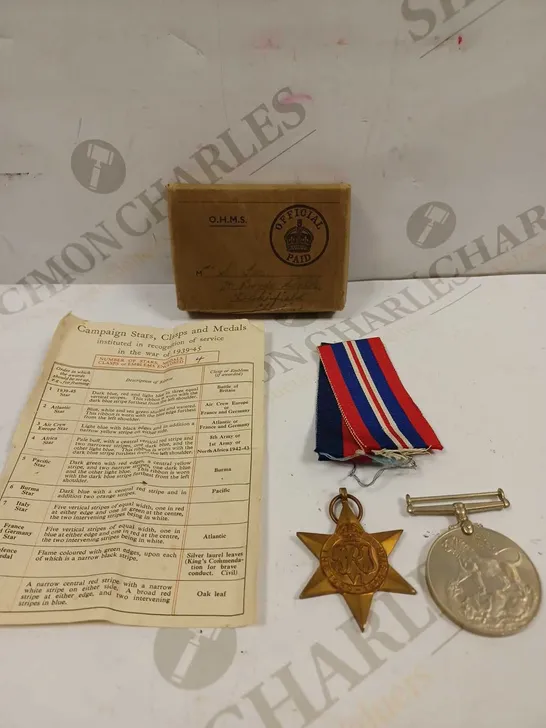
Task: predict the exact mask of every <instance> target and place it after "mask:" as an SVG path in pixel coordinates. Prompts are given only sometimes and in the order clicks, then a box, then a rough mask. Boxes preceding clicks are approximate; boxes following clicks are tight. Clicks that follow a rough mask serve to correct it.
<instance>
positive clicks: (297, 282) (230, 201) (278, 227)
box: [168, 184, 350, 314]
mask: <svg viewBox="0 0 546 728" xmlns="http://www.w3.org/2000/svg"><path fill="white" fill-rule="evenodd" d="M168 199H169V220H170V227H171V244H172V258H173V266H174V277H175V283H176V293H177V300H178V307H179V308H181V309H183V310H186V311H200V312H207V313H238V314H240V313H247V314H248V313H260V312H284V313H300V312H311V311H315V312H318V311H325V312H327V311H339V310H341V309H342V308H343V307H344V305H345V297H346V292H347V268H348V258H349V250H348V246H349V219H350V210H349V203H350V186H349V185H345V184H331V185H249V184H232V185H186V184H174V185H170V186H169V188H168Z"/></svg>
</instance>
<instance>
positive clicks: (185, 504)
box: [0, 316, 264, 627]
mask: <svg viewBox="0 0 546 728" xmlns="http://www.w3.org/2000/svg"><path fill="white" fill-rule="evenodd" d="M263 357H264V334H263V329H262V327H261V326H260V325H258V324H254V323H250V322H249V321H246V320H237V321H234V320H230V321H208V322H206V321H201V322H200V321H193V322H189V323H185V324H184V325H182V326H178V327H177V328H174V329H158V328H151V327H143V326H139V327H137V326H129V325H122V324H110V323H106V324H104V323H101V324H98V323H97V324H95V323H90V322H88V321H83V320H81V319H77V318H75V317H74V316H67V317H66V318H64V319H63V320H62V321H61V323H60V324H59V327H58V329H57V331H56V333H55V336H54V339H53V342H52V345H51V347H50V350H49V352H48V355H47V358H46V361H45V365H44V368H43V371H42V374H41V376H40V378H39V381H38V383H37V385H36V387H35V388H34V391H33V393H32V395H31V397H30V399H29V401H28V403H27V405H26V408H25V410H24V412H23V415H22V417H21V420H20V423H19V425H18V427H17V430H16V433H15V435H14V439H13V449H12V451H11V454H10V457H9V459H8V462H7V465H6V467H5V470H4V473H3V475H2V479H1V481H0V493H1V494H2V496H1V502H0V623H1V624H38V623H46V622H47V623H55V622H56V623H59V622H81V621H88V620H107V621H109V622H115V623H117V624H128V625H148V626H151V625H157V626H172V627H181V626H193V627H196V626H197V627H199V626H203V627H220V626H239V625H246V624H251V623H253V622H254V621H255V618H256V575H257V565H258V564H257V560H258V552H259V541H260V537H259V520H260V499H261V467H262V453H263V443H262V438H263Z"/></svg>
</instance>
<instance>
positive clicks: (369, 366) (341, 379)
mask: <svg viewBox="0 0 546 728" xmlns="http://www.w3.org/2000/svg"><path fill="white" fill-rule="evenodd" d="M318 352H319V356H320V371H319V388H318V398H317V442H316V445H317V446H316V451H317V452H318V453H319V459H321V460H325V459H350V458H355V457H359V456H362V454H363V453H373V452H377V451H381V450H390V451H405V450H427V449H432V450H441V449H442V445H441V444H440V441H439V440H438V438H437V436H436V434H435V432H434V430H433V429H432V427H431V426H430V425H429V423H428V422H427V420H426V419H425V418H424V416H423V414H422V413H421V411H420V409H419V408H418V407H417V405H416V404H415V402H414V401H413V400H412V399H411V397H410V396H409V394H408V392H407V391H406V389H405V388H404V386H403V384H402V382H401V381H400V378H399V377H398V374H397V373H396V370H395V369H394V367H393V365H392V362H391V360H390V358H389V355H388V354H387V351H386V349H385V347H384V345H383V342H382V341H381V339H379V338H371V339H360V340H358V341H345V342H341V343H338V344H322V345H321V346H319V347H318Z"/></svg>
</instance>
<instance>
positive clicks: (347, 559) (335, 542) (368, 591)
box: [296, 488, 417, 632]
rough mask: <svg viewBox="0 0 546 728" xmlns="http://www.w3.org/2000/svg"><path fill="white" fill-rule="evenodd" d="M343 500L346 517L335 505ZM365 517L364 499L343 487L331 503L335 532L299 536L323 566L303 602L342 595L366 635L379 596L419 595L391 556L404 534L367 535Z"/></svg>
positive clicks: (305, 594) (301, 596)
mask: <svg viewBox="0 0 546 728" xmlns="http://www.w3.org/2000/svg"><path fill="white" fill-rule="evenodd" d="M350 500H351V501H353V503H356V505H357V507H358V515H355V514H354V513H353V511H352V509H351V507H350V505H349V501H350ZM339 502H341V513H340V515H339V518H338V517H337V516H336V514H335V507H336V505H337V504H338V503H339ZM362 515H363V509H362V504H361V503H360V501H359V500H358V499H357V498H355V497H354V496H352V495H347V490H346V489H345V488H340V489H339V495H336V497H335V498H334V499H333V500H332V502H331V503H330V518H331V519H332V520H333V521H334V523H336V524H337V525H336V530H335V532H334V533H333V534H328V533H301V532H299V533H297V534H296V535H297V537H298V538H299V539H300V541H303V543H304V544H305V545H306V546H307V548H308V549H309V550H310V551H312V552H313V554H314V555H315V556H316V557H317V559H318V560H319V562H320V564H319V566H318V568H317V570H316V571H315V573H314V574H313V576H312V577H311V579H310V580H309V582H308V584H307V586H306V587H305V588H304V590H303V591H302V593H301V594H300V599H309V598H310V597H322V596H325V595H326V594H341V595H342V596H343V598H344V599H345V601H346V602H347V604H348V605H349V609H350V610H351V612H352V613H353V616H354V618H355V619H356V621H357V622H358V625H359V627H360V629H361V630H362V632H363V631H364V627H365V626H366V620H367V619H368V614H369V612H370V607H371V605H372V599H373V595H374V594H375V593H376V592H378V591H384V592H397V593H399V594H416V593H417V592H416V591H415V589H414V588H413V587H412V586H411V585H410V584H408V582H407V581H406V580H405V579H404V578H402V577H401V576H400V574H399V573H398V572H397V571H395V570H394V569H393V568H392V566H391V565H390V564H389V559H388V556H389V554H390V553H391V551H392V550H393V548H394V547H395V546H396V544H397V542H398V539H399V538H400V536H401V535H402V530H397V531H381V532H379V533H366V531H365V530H364V529H363V528H362V526H361V524H360V520H361V519H362Z"/></svg>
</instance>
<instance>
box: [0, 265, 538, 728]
mask: <svg viewBox="0 0 546 728" xmlns="http://www.w3.org/2000/svg"><path fill="white" fill-rule="evenodd" d="M428 283H431V282H425V281H418V280H412V281H392V282H369V283H353V284H350V286H349V299H348V304H347V308H346V310H345V311H344V312H343V313H339V314H336V315H335V316H334V317H332V318H330V317H324V318H320V319H316V320H314V319H310V320H307V321H305V320H303V319H298V320H296V321H291V320H289V319H288V320H286V319H285V320H283V322H281V321H273V320H267V321H266V322H265V325H266V331H267V339H266V352H267V355H266V362H267V364H268V368H267V370H268V376H269V381H268V384H267V385H266V395H267V403H266V434H265V437H266V461H265V468H264V499H263V511H262V513H263V552H262V556H261V563H262V568H261V573H260V604H261V616H260V622H261V623H260V625H258V626H255V627H249V628H243V629H239V630H237V631H236V642H237V644H236V650H235V652H234V653H233V654H228V655H227V657H226V652H225V651H224V650H221V651H220V653H219V654H215V653H214V651H213V653H212V655H211V657H210V658H208V659H205V660H204V661H203V662H202V663H201V664H200V666H199V667H198V666H197V663H195V664H193V663H191V661H190V663H191V664H190V666H188V664H186V665H185V666H184V664H183V663H182V662H181V663H179V662H178V661H179V660H182V658H183V657H184V654H185V655H186V656H187V655H188V654H189V653H188V652H187V651H184V650H182V648H180V649H178V652H177V645H180V644H181V643H182V642H183V640H184V639H185V638H187V631H186V630H171V631H169V634H168V635H167V636H165V634H164V633H163V634H162V632H161V631H158V630H155V629H145V628H118V627H112V626H109V625H106V624H89V625H80V626H59V627H49V626H42V627H28V628H25V627H22V628H3V629H2V630H1V643H2V659H1V660H0V686H1V688H0V696H1V724H2V728H28V726H30V725H33V724H37V723H40V724H41V725H44V726H47V727H48V728H49V726H56V728H73V726H75V725H77V726H80V727H81V728H96V726H99V725H100V726H102V727H103V728H125V727H126V728H150V727H151V726H163V727H164V728H182V726H184V727H186V726H189V727H190V728H262V727H263V726H266V728H301V726H302V725H307V726H313V728H327V727H328V728H329V726H342V727H343V728H362V726H363V725H366V726H372V727H373V728H376V727H378V726H380V727H381V728H383V727H384V726H389V727H392V728H407V727H408V726H415V725H423V726H425V727H426V728H433V726H437V725H441V726H442V727H443V728H460V727H461V726H463V725H467V724H468V722H469V721H471V722H472V723H473V724H475V725H480V726H485V727H487V728H488V727H489V726H497V728H512V726H513V725H514V724H516V723H517V724H519V725H523V726H525V728H542V726H544V723H545V719H546V708H545V704H544V697H543V676H544V674H545V670H546V653H545V651H544V640H545V637H546V609H544V606H543V607H542V609H541V610H540V611H539V614H538V616H537V618H536V619H535V620H534V621H533V622H532V624H531V625H530V626H529V627H528V628H527V629H526V630H524V631H523V632H521V633H520V634H518V635H515V636H512V637H508V638H498V639H495V638H484V637H479V636H476V635H472V634H469V633H466V632H460V633H458V634H456V632H457V629H456V627H455V626H454V625H453V624H452V623H451V622H449V621H447V620H446V619H445V618H444V617H442V615H441V614H440V612H439V611H438V610H437V609H436V607H435V605H434V603H433V602H432V600H431V598H430V597H429V595H428V593H427V590H426V586H425V584H424V583H423V580H422V579H421V578H417V579H416V578H415V577H414V576H411V573H412V572H414V570H415V569H416V568H417V566H418V564H420V563H423V561H424V559H425V556H426V553H427V551H428V548H429V547H430V544H431V543H432V540H433V538H434V536H435V535H437V534H438V533H439V532H441V531H443V530H444V529H445V528H447V526H448V525H449V523H452V522H453V521H452V520H450V519H448V518H446V517H437V518H430V517H414V518H412V517H410V516H408V515H407V514H406V513H405V510H404V496H405V494H406V493H410V494H412V495H435V494H440V493H460V492H470V491H476V490H493V489H496V488H499V487H502V488H504V489H505V491H506V494H507V496H508V498H509V499H510V501H511V508H509V509H507V510H504V511H501V512H493V513H487V514H483V515H481V516H480V518H479V521H478V522H481V523H483V524H484V525H486V526H487V527H489V528H493V529H494V530H498V531H500V532H501V533H504V534H505V535H506V536H508V537H510V538H512V539H513V540H514V541H516V542H517V543H518V544H519V545H520V546H521V547H522V548H523V549H524V550H525V551H526V552H527V553H528V554H529V556H530V557H531V559H532V560H533V562H534V563H535V565H536V567H537V569H538V570H539V573H540V574H541V577H542V580H543V581H544V578H545V538H546V536H545V529H544V523H545V521H544V519H545V517H546V498H545V495H544V493H545V491H544V487H543V482H544V462H543V455H542V453H543V450H544V447H543V440H544V431H545V427H546V406H545V405H546V389H545V383H544V371H545V367H546V331H545V329H544V325H543V322H542V312H543V311H544V308H545V306H546V287H545V285H544V277H543V276H538V275H534V276H503V277H488V278H484V279H480V280H476V279H470V280H467V281H466V282H465V283H460V282H458V285H457V286H455V285H454V284H453V282H450V281H443V282H439V283H438V282H435V283H434V284H433V285H432V288H431V287H429V286H428V285H427V284H428ZM403 290H406V291H409V292H410V293H411V294H412V296H413V297H414V300H415V301H419V302H420V304H421V306H422V308H421V309H420V310H417V311H415V312H413V313H411V311H410V307H409V306H408V307H407V310H408V311H409V313H407V314H405V315H404V316H400V318H399V319H398V320H396V321H394V322H392V323H390V324H388V325H384V326H383V327H382V328H379V329H378V330H377V331H376V332H375V333H376V335H379V336H381V337H382V339H383V341H384V343H385V345H386V347H387V350H388V353H389V355H390V356H391V358H392V361H393V363H394V366H395V367H396V369H397V371H398V373H399V375H400V377H401V379H402V381H403V383H404V385H405V386H406V387H407V389H408V391H409V392H410V394H411V395H412V397H413V398H414V399H415V401H416V403H417V404H418V406H419V407H420V408H421V409H422V411H423V413H424V415H425V416H426V417H427V419H428V420H429V421H430V423H431V425H432V426H433V428H434V429H435V431H436V432H437V434H438V436H439V438H440V440H441V442H442V443H443V445H444V447H445V450H444V451H443V452H441V453H435V454H434V455H433V456H431V457H426V458H423V459H421V461H420V462H419V465H418V468H417V469H416V470H415V471H399V472H398V473H391V474H387V475H384V476H382V477H381V478H380V479H379V480H378V481H377V483H376V485H375V486H373V487H372V488H370V489H369V490H365V491H363V490H362V489H360V487H359V486H358V485H357V484H356V483H355V482H354V481H352V480H346V479H345V480H344V478H345V476H346V474H347V472H348V471H349V466H348V465H347V466H346V465H340V464H336V463H319V462H318V461H317V460H316V456H315V454H314V452H313V449H314V444H313V439H314V434H313V428H314V406H315V397H316V380H317V362H316V359H315V355H314V354H313V352H312V350H313V348H314V347H313V342H314V343H315V344H316V343H319V342H320V341H336V340H339V335H340V334H341V333H343V332H346V335H347V336H350V337H353V338H354V337H358V336H359V332H358V329H355V328H352V329H351V326H353V327H354V326H355V325H356V326H359V327H361V329H363V328H364V326H365V324H364V322H363V319H362V317H361V316H360V314H361V313H362V311H364V310H365V311H367V312H368V314H370V313H372V312H373V313H375V314H379V313H380V312H381V310H382V309H381V308H380V306H381V304H382V303H384V302H385V301H386V300H391V301H392V300H393V299H394V298H398V299H400V297H401V293H400V292H401V291H403ZM432 291H436V293H433V292H432ZM434 299H436V300H434ZM69 310H72V311H73V312H74V314H76V315H78V316H81V317H84V318H89V319H91V320H95V321H107V320H111V319H112V318H114V317H115V319H116V320H117V321H120V322H124V323H134V324H149V325H157V326H168V325H174V324H175V323H176V322H178V321H179V320H180V316H181V314H180V312H178V311H177V309H176V307H175V296H174V291H173V288H172V286H167V285H155V286H151V285H150V286H130V285H126V286H72V287H71V288H70V289H69V290H67V291H65V292H63V293H60V294H59V295H57V296H56V297H54V298H52V299H50V300H49V301H47V302H45V303H43V304H42V305H40V306H35V307H34V308H31V309H29V310H28V311H26V312H23V313H21V314H20V315H19V316H16V317H12V318H11V319H7V318H5V319H2V320H1V322H0V334H1V336H2V343H3V347H4V351H9V356H7V355H4V356H3V357H2V359H1V360H0V381H1V382H2V387H1V391H2V408H1V409H0V452H2V453H3V454H4V457H5V455H6V454H7V450H8V446H9V440H10V438H11V434H12V432H13V430H14V427H15V423H16V421H17V418H18V416H19V413H20V411H21V409H22V406H23V404H24V402H25V400H26V398H27V397H28V394H29V392H30V390H31V388H32V385H33V382H34V380H35V378H36V376H37V375H38V372H39V369H40V366H41V362H42V360H43V357H44V354H45V352H46V349H47V346H48V345H49V340H50V337H51V335H52V333H53V331H54V329H55V327H56V325H57V323H58V321H59V319H60V318H61V317H62V316H63V315H64V314H66V313H67V312H68V311H69ZM113 312H115V314H114V313H113ZM383 317H384V318H385V319H387V318H388V317H387V316H385V312H384V311H383ZM287 324H294V325H287ZM320 332H322V333H320ZM311 335H313V336H312V338H311V339H308V337H309V336H311ZM306 342H307V344H308V346H309V348H308V347H307V345H306ZM283 355H284V357H283ZM287 356H288V357H292V359H290V358H287ZM371 472H373V469H372V471H370V470H368V469H364V468H361V472H360V474H361V476H362V477H363V478H368V476H369V475H370V473H371ZM342 484H343V485H346V486H347V487H348V488H349V491H350V492H351V493H353V494H355V495H357V496H358V497H360V498H361V499H362V502H363V505H364V508H365V514H364V525H365V527H366V528H367V529H368V530H369V531H371V532H373V531H374V530H385V529H394V528H402V529H404V533H403V535H402V537H401V539H400V541H399V543H398V545H397V547H396V549H395V550H394V552H393V554H392V556H391V560H392V563H393V566H394V568H396V569H397V570H398V571H400V572H401V573H402V574H403V575H405V576H406V577H408V578H409V579H410V581H411V582H412V583H413V584H414V586H415V588H416V589H417V590H418V594H417V595H415V596H409V595H392V597H390V598H392V602H391V607H389V608H388V607H387V604H386V603H385V602H382V601H381V598H377V597H376V598H375V600H374V605H373V608H372V612H373V614H375V618H377V619H378V620H380V628H379V629H380V632H382V633H383V634H382V635H380V636H379V637H377V634H376V632H375V631H374V630H375V629H376V628H373V626H372V625H371V624H370V625H369V626H368V631H367V632H365V633H364V636H361V635H360V632H359V631H358V628H357V627H356V624H355V623H354V621H353V620H352V618H351V616H350V614H349V612H348V610H347V608H346V605H345V604H344V602H343V600H342V599H341V597H337V596H335V595H333V596H329V597H322V598H320V599H311V600H302V601H299V600H298V599H297V597H298V594H299V592H300V591H301V589H302V588H303V586H304V585H305V583H306V582H307V580H308V579H309V577H310V575H311V574H312V573H313V571H314V569H315V566H316V560H315V559H314V557H313V556H312V555H311V554H310V553H309V552H308V551H307V549H305V547H304V546H303V545H302V544H301V543H300V542H299V541H298V540H297V539H296V536H295V533H296V531H298V530H306V531H311V532H319V533H320V532H328V531H329V530H330V529H331V528H332V524H331V522H330V521H329V518H328V516H327V507H328V503H329V501H330V499H331V498H332V497H333V496H334V495H335V494H336V492H337V490H338V488H339V486H340V485H342ZM476 520H478V518H476ZM396 608H398V609H399V610H402V614H403V615H404V616H403V617H400V613H399V612H398V615H399V616H398V618H395V614H394V612H393V611H392V610H396ZM404 624H405V625H406V626H404ZM427 624H428V626H426V625H427ZM341 625H346V626H345V629H346V630H348V631H349V632H348V633H349V634H350V635H351V636H352V639H353V640H355V642H356V644H358V645H360V648H361V649H364V650H367V653H366V654H367V655H368V660H369V659H370V658H369V655H370V652H369V651H370V650H373V653H374V654H375V655H376V657H375V660H376V662H379V666H377V665H376V669H375V670H373V672H371V674H369V675H368V677H366V678H365V679H364V678H363V677H362V676H363V675H365V674H366V673H368V672H369V671H370V665H369V662H367V661H366V659H365V657H363V656H362V655H361V654H360V652H359V650H358V649H357V647H356V646H355V642H352V641H351V639H350V638H349V637H348V636H347V634H346V633H345V632H343V631H341V630H340V629H339V628H340V626H341ZM408 625H409V627H408ZM412 625H413V626H412ZM408 630H409V631H408ZM374 635H375V637H374ZM451 637H453V639H452V640H451V641H450V642H447V640H449V639H450V638H451ZM378 639H379V640H380V641H378ZM446 642H447V643H446ZM184 644H185V643H184ZM170 645H172V650H171V647H170ZM317 645H318V646H317ZM325 650H327V651H328V652H325ZM173 654H174V655H175V658H176V659H174V664H171V663H172V655H173ZM199 654H201V653H199ZM313 655H315V658H316V659H317V660H318V668H317V665H316V664H315V662H314V661H313ZM325 655H326V657H327V659H328V660H329V663H328V664H327V663H325V662H324V661H322V662H321V659H322V658H324V656H325ZM317 656H318V657H317ZM321 656H322V657H321ZM319 658H320V659H319ZM336 659H337V660H338V662H337V663H335V660H336ZM226 660H227V662H226V668H227V669H226V670H225V672H224V671H223V670H221V671H220V673H221V674H220V676H219V678H218V679H217V680H213V679H211V677H210V675H211V671H213V670H214V669H216V666H217V664H220V665H221V664H223V662H224V661H226ZM192 665H193V667H192ZM287 665H288V666H289V667H288V668H286V666H287ZM160 668H161V670H162V671H163V672H165V671H166V674H167V677H165V676H164V675H162V674H161V672H160ZM283 668H284V669H285V671H286V669H288V670H289V671H290V675H292V677H293V681H294V682H293V684H292V685H291V691H292V692H291V695H292V697H293V696H294V694H295V690H296V688H298V689H299V690H300V691H302V694H303V696H304V700H307V701H309V704H310V705H311V706H312V710H313V711H314V714H313V715H311V716H310V717H309V716H308V717H309V719H308V720H307V721H306V720H304V718H303V717H302V713H301V705H300V708H298V706H297V705H296V704H295V703H294V702H293V700H292V702H287V703H286V704H285V705H284V707H282V708H280V709H279V710H278V711H276V712H275V713H274V714H273V717H271V715H269V716H268V715H266V713H264V712H263V710H262V713H263V714H262V716H260V714H259V712H257V710H256V708H255V707H254V706H253V703H252V701H251V700H250V699H249V698H248V697H245V696H246V695H247V694H248V693H249V692H251V694H252V695H253V696H254V698H255V700H256V695H259V694H261V695H262V696H263V699H264V700H265V701H266V703H269V704H272V705H274V704H275V703H278V702H279V701H281V700H282V699H283V698H284V697H286V688H285V687H283V685H282V683H281V682H280V678H279V677H278V675H279V674H284V673H282V670H283ZM334 668H335V670H336V672H337V674H333V675H332V674H331V673H332V670H333V669H334ZM190 669H192V671H193V672H192V674H193V676H194V677H195V678H196V679H197V680H198V681H201V684H202V687H201V688H200V689H189V688H187V687H184V686H183V685H180V679H181V678H182V679H183V678H184V675H185V671H186V670H190ZM317 669H319V670H320V671H321V673H322V677H323V680H325V681H326V682H325V683H323V685H322V686H321V681H320V678H319V677H318V674H317ZM177 671H178V673H177ZM279 671H281V672H279ZM171 673H174V676H173V674H171ZM176 674H178V684H177V683H176ZM276 675H277V677H276ZM355 675H359V676H361V677H360V678H359V682H358V683H357V682H356V678H355ZM285 677H286V675H285ZM330 678H331V679H330ZM351 678H352V679H353V680H354V681H355V684H354V686H353V687H352V689H350V688H351V682H350V679H351ZM324 685H326V687H324ZM260 686H261V687H260ZM252 691H253V692H252ZM326 691H328V692H329V698H328V695H327V694H326ZM334 701H336V702H335V703H334ZM326 705H329V707H328V708H327V709H326V708H325V706H326ZM262 708H263V706H262ZM224 709H229V710H230V711H231V712H229V713H225V714H223V715H222V716H220V717H218V719H217V720H216V721H214V717H215V716H216V715H217V714H218V713H219V712H220V711H222V710H224ZM264 716H265V717H264ZM274 719H275V720H276V721H277V722H274Z"/></svg>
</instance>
